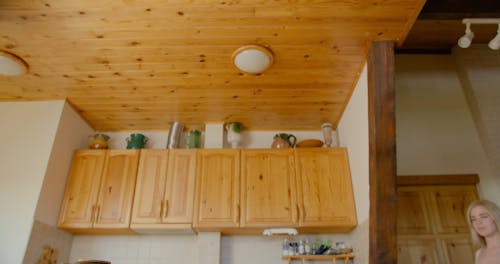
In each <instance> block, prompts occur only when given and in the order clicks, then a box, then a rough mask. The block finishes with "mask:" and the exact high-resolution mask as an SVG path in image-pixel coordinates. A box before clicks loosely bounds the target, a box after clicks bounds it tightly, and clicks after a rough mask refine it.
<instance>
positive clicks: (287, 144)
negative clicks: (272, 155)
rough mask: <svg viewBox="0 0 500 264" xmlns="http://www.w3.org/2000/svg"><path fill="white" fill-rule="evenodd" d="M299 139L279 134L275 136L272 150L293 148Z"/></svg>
mask: <svg viewBox="0 0 500 264" xmlns="http://www.w3.org/2000/svg"><path fill="white" fill-rule="evenodd" d="M296 142H297V138H296V137H295V136H294V135H292V134H286V133H278V134H276V135H275V136H274V141H273V144H272V145H271V148H293V147H295V143H296Z"/></svg>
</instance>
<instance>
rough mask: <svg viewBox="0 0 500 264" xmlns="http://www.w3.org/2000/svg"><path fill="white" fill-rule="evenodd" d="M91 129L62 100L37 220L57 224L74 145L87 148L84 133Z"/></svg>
mask: <svg viewBox="0 0 500 264" xmlns="http://www.w3.org/2000/svg"><path fill="white" fill-rule="evenodd" d="M92 133H93V129H92V128H91V127H90V126H89V125H88V124H87V123H86V122H84V121H83V120H82V119H81V117H80V116H79V115H78V114H77V113H76V112H75V110H73V108H72V107H71V106H70V105H69V104H67V103H66V104H64V109H63V112H62V115H61V118H60V122H59V126H58V128H57V134H56V138H55V140H54V145H53V146H52V152H51V155H50V160H49V164H48V166H47V171H46V173H45V175H46V176H45V179H44V181H43V186H42V191H41V193H40V198H39V200H38V204H37V207H36V211H35V219H36V220H38V221H40V222H42V223H45V224H48V225H51V226H56V225H57V219H58V216H59V210H60V207H61V202H62V198H63V196H64V190H65V186H66V179H67V178H68V172H69V168H70V165H71V160H72V158H73V152H74V150H75V149H82V148H87V144H88V140H87V136H88V135H91V134H92Z"/></svg>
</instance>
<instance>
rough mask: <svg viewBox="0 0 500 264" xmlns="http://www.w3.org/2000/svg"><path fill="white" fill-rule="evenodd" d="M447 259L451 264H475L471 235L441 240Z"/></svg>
mask: <svg viewBox="0 0 500 264" xmlns="http://www.w3.org/2000/svg"><path fill="white" fill-rule="evenodd" d="M441 243H442V248H444V249H445V251H444V254H445V258H446V259H447V260H448V263H450V264H470V263H474V248H473V247H472V241H471V239H470V235H458V236H451V237H447V238H443V239H441Z"/></svg>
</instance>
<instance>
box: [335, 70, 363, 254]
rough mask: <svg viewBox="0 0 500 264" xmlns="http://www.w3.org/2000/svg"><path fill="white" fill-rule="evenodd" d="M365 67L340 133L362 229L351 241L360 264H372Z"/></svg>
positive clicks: (347, 109)
mask: <svg viewBox="0 0 500 264" xmlns="http://www.w3.org/2000/svg"><path fill="white" fill-rule="evenodd" d="M367 78H368V77H367V67H366V65H365V67H364V69H363V72H362V74H361V76H360V78H359V81H358V84H357V85H356V88H355V89H354V92H353V94H352V96H351V99H350V100H349V104H348V105H347V108H346V109H345V111H344V114H343V115H342V119H341V120H340V123H339V126H338V128H337V132H338V135H339V141H340V144H341V146H345V147H347V149H348V152H349V163H350V166H351V176H352V185H353V190H354V198H355V202H356V213H357V216H358V228H357V229H356V230H355V232H354V233H353V234H352V238H351V240H353V241H354V242H355V243H356V244H355V245H353V246H354V248H355V249H356V252H355V253H356V263H368V257H369V222H370V221H369V214H370V188H369V183H370V179H369V135H368V79H367Z"/></svg>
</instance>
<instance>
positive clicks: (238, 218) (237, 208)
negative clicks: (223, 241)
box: [236, 204, 240, 223]
mask: <svg viewBox="0 0 500 264" xmlns="http://www.w3.org/2000/svg"><path fill="white" fill-rule="evenodd" d="M236 222H238V223H239V222H240V205H239V204H237V205H236Z"/></svg>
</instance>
